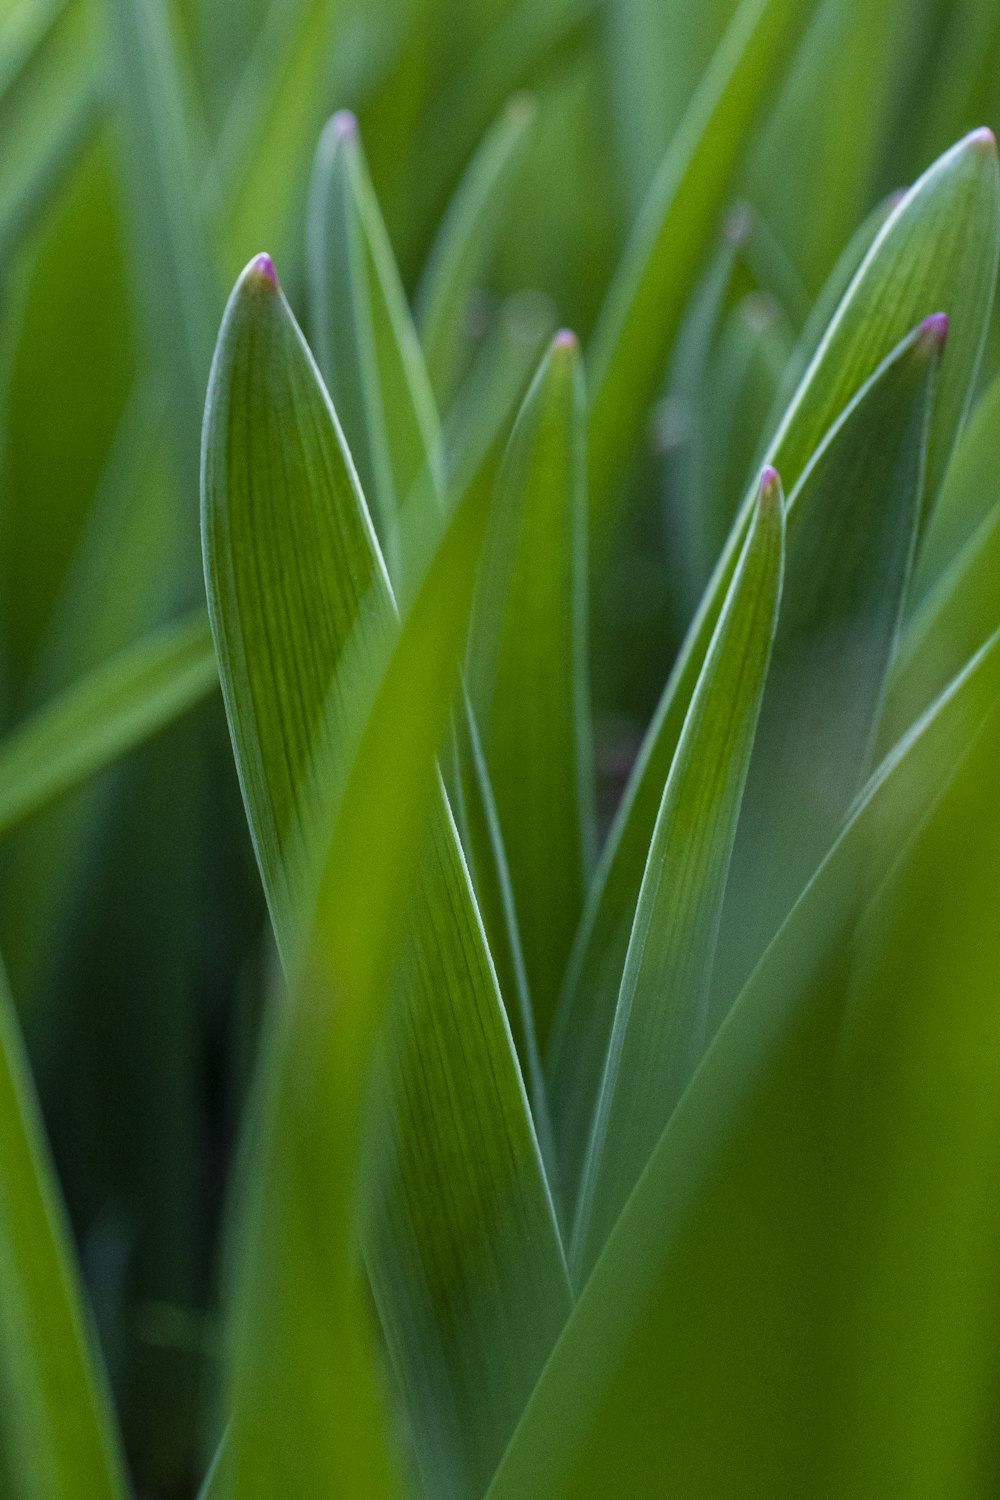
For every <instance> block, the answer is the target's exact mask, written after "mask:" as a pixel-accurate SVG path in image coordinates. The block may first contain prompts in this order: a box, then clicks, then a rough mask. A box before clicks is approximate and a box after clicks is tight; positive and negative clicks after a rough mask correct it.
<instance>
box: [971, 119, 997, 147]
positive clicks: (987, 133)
mask: <svg viewBox="0 0 1000 1500" xmlns="http://www.w3.org/2000/svg"><path fill="white" fill-rule="evenodd" d="M965 139H966V141H967V142H968V144H969V145H970V146H978V147H979V149H980V150H981V151H995V150H996V149H997V138H996V136H995V135H994V134H993V132H992V130H991V129H990V128H989V126H988V125H980V127H979V129H978V130H971V131H970V132H969V134H968V135H967V136H966V137H965Z"/></svg>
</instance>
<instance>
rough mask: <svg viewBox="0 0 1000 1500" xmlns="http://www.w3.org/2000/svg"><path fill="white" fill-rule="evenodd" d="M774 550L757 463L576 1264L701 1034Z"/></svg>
mask: <svg viewBox="0 0 1000 1500" xmlns="http://www.w3.org/2000/svg"><path fill="white" fill-rule="evenodd" d="M783 563H784V503H783V499H782V495H781V486H780V482H779V480H778V477H777V475H776V474H775V473H774V472H773V470H767V471H765V474H764V476H763V478H762V480H761V486H760V494H759V497H758V500H757V510H756V515H755V518H754V522H753V525H752V527H751V530H750V534H749V536H748V537H747V542H746V547H745V550H744V553H743V557H742V559H741V562H740V565H739V567H738V569H737V571H736V574H735V576H734V578H733V582H732V585H731V587H730V591H729V595H728V598H727V600H726V604H725V607H724V609H723V611H722V614H721V616H720V617H719V623H718V626H717V627H716V631H715V635H714V636H713V639H712V644H711V646H710V647H709V651H708V655H707V656H706V658H705V665H704V668H703V669H702V673H701V676H700V678H699V680H698V686H697V688H696V689H695V693H694V697H693V698H692V700H691V708H690V711H689V713H688V717H687V720H686V722H685V726H684V730H683V732H682V734H681V738H680V741H679V743H678V746H677V753H676V755H675V757H674V763H673V765H672V766H671V768H670V775H669V777H668V778H667V784H666V787H665V789H664V793H663V801H662V803H661V805H660V811H659V814H658V816H657V821H656V828H655V830H654V833H653V840H652V843H651V845H650V850H649V858H648V860H647V862H646V870H645V873H644V875H643V880H642V887H641V889H640V892H639V901H638V905H637V907H636V914H635V923H634V925H633V928H632V935H631V937H630V939H629V947H628V954H627V956H626V959H625V969H624V973H623V976H622V982H621V988H620V990H619V993H618V1001H617V1006H616V1009H615V1016H614V1024H613V1027H612V1031H611V1038H610V1042H609V1044H608V1049H607V1058H606V1062H605V1067H604V1073H603V1077H602V1080H601V1090H600V1094H599V1096H598V1100H597V1107H596V1110H595V1115H594V1121H593V1127H592V1130H591V1135H590V1142H589V1146H588V1154H587V1161H586V1166H585V1172H584V1180H583V1184H582V1187H581V1193H580V1200H579V1208H578V1213H577V1220H576V1226H575V1229H574V1245H573V1263H574V1274H575V1275H577V1276H578V1277H579V1276H582V1275H584V1274H585V1273H586V1272H587V1271H588V1270H589V1268H590V1266H591V1265H592V1264H593V1262H594V1260H595V1258H596V1256H597V1255H598V1253H599V1252H600V1249H601V1246H602V1245H603V1243H604V1240H605V1238H606V1236H607V1234H608V1231H609V1230H610V1229H611V1227H612V1226H613V1224H614V1222H615V1220H616V1218H617V1217H618V1214H619V1212H620V1210H621V1207H622V1205H623V1204H624V1202H625V1200H626V1199H627V1197H628V1195H629V1193H630V1192H631V1190H632V1187H633V1186H634V1184H635V1182H636V1180H637V1179H638V1177H639V1175H640V1173H641V1172H642V1169H643V1167H644V1166H645V1163H646V1159H647V1157H648V1156H649V1153H650V1151H651V1150H652V1148H653V1146H654V1145H655V1143H656V1141H657V1139H658V1137H659V1135H660V1133H661V1131H662V1130H663V1128H664V1126H665V1125H666V1123H667V1120H668V1119H669V1118H670V1115H671V1113H672V1111H673V1109H674V1107H675V1105H676V1103H677V1101H678V1099H679V1098H680V1097H681V1094H682V1093H683V1091H684V1089H685V1087H686V1086H687V1083H688V1081H689V1079H690V1078H691V1075H692V1074H693V1072H694V1070H695V1068H696V1067H697V1065H698V1062H699V1061H700V1059H701V1055H702V1053H703V1051H704V1049H705V1047H706V1045H707V1043H708V1041H709V1039H710V1035H711V1033H710V1028H709V1015H708V1001H709V988H710V982H711V975H712V964H713V959H714V953H715V943H716V937H717V934H718V928H719V918H720V915H721V911H722V899H723V893H724V891H725V886H726V875H727V872H728V869H729V860H730V855H731V853H732V848H733V841H734V839H735V837H736V827H737V820H738V818H739V811H740V805H741V802H742V798H743V788H744V784H745V782H746V776H747V771H748V768H749V765H750V754H751V750H752V747H753V743H754V733H755V730H756V726H757V716H758V714H759V712H760V706H761V699H762V697H763V693H764V684H765V682H766V680H767V672H768V663H769V661H770V657H771V643H772V640H773V638H774V630H775V625H776V623H777V620H778V601H779V599H780V597H781V578H782V571H783Z"/></svg>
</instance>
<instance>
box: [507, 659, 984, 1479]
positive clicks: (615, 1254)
mask: <svg viewBox="0 0 1000 1500" xmlns="http://www.w3.org/2000/svg"><path fill="white" fill-rule="evenodd" d="M998 699H1000V635H997V636H994V637H993V638H992V640H991V641H990V642H989V643H988V645H987V646H986V647H984V648H983V650H982V651H981V652H980V653H979V654H978V655H977V657H976V658H975V659H974V660H973V661H972V662H971V663H969V665H968V667H967V668H966V670H965V671H964V672H963V673H962V674H961V676H960V677H959V678H958V679H957V680H956V681H955V682H954V683H952V684H951V685H950V686H949V688H948V690H947V691H946V692H945V693H944V694H943V695H942V697H941V698H940V699H939V700H938V701H937V702H936V703H935V705H934V707H933V709H932V710H931V711H930V712H929V713H928V714H927V716H926V717H925V718H924V719H923V720H921V722H920V723H919V724H918V725H916V726H915V727H914V729H913V731H912V732H911V733H910V734H909V735H907V737H906V739H905V740H903V741H902V742H901V743H900V744H899V745H898V746H897V747H896V749H895V750H894V751H893V752H892V754H891V755H890V756H889V757H888V758H887V759H886V761H885V762H884V763H883V764H882V765H881V766H880V767H879V770H878V771H877V773H876V774H875V776H873V777H872V779H871V781H870V782H869V784H868V785H867V786H866V788H865V791H864V794H863V795H862V796H861V797H860V798H859V799H858V801H857V803H856V805H855V807H854V809H853V811H852V816H851V819H850V821H849V823H848V824H847V826H846V828H845V829H844V831H843V833H842V834H841V836H840V838H839V839H838V841H837V843H836V845H835V846H834V848H833V849H832V850H831V852H830V853H829V855H828V856H827V858H826V859H825V860H824V862H823V864H822V866H821V867H820V869H819V871H818V872H817V874H816V876H815V877H814V879H813V880H812V882H811V883H810V885H809V887H808V889H807V890H806V891H805V892H804V893H803V895H802V896H801V897H800V899H799V901H798V902H797V904H796V906H795V909H794V911H793V912H792V913H791V915H790V916H789V918H788V920H787V922H786V923H785V924H784V926H783V927H782V929H781V932H780V933H779V935H778V936H777V938H776V939H775V941H774V942H773V943H772V945H771V947H770V948H769V949H768V952H767V954H766V955H765V957H764V958H763V960H762V961H761V963H760V964H759V965H758V967H757V969H756V970H755V971H754V974H753V976H752V977H751V979H750V981H749V983H748V985H747V986H746V988H745V989H744V991H743V993H742V994H741V996H740V998H739V1000H738V1002H737V1003H736V1005H735V1006H734V1008H733V1009H732V1011H731V1012H730V1014H729V1016H728V1017H727V1019H726V1021H725V1022H724V1024H723V1026H722V1028H721V1029H720V1031H719V1033H718V1035H717V1036H716V1038H715V1040H714V1042H713V1043H712V1045H711V1047H710V1048H709V1050H708V1052H707V1054H706V1056H705V1058H704V1060H703V1062H702V1064H701V1067H700V1068H699V1070H698V1072H697V1073H696V1074H695V1077H694V1079H693V1080H692V1082H691V1084H690V1086H689V1088H688V1089H687V1091H686V1093H685V1095H684V1096H683V1098H682V1099H681V1101H680V1103H679V1105H678V1107H677V1109H676V1110H675V1111H674V1113H673V1115H672V1116H671V1119H670V1122H669V1124H668V1125H667V1127H666V1129H665V1131H664V1132H663V1134H662V1136H661V1137H660V1140H659V1142H658V1144H657V1146H656V1149H655V1150H654V1152H653V1154H652V1156H651V1157H650V1159H649V1162H648V1164H647V1166H646V1169H645V1171H644V1173H643V1175H642V1177H641V1178H640V1179H639V1182H638V1184H637V1186H636V1188H635V1191H634V1192H633V1194H632V1196H631V1198H630V1199H629V1201H628V1203H627V1204H626V1206H625V1209H624V1211H623V1213H622V1215H621V1217H620V1218H619V1220H618V1223H617V1225H616V1227H615V1229H614V1231H613V1232H612V1234H611V1237H610V1238H609V1240H608V1243H607V1245H606V1246H605V1248H604V1251H603V1254H602V1255H601V1257H600V1259H599V1260H598V1262H597V1264H596V1266H595V1268H594V1271H593V1273H592V1274H591V1277H590V1279H589V1281H588V1282H587V1285H586V1286H585V1287H584V1289H583V1291H582V1293H581V1295H580V1297H579V1300H578V1301H577V1303H576V1306H575V1307H574V1310H573V1313H572V1315H571V1317H570V1319H569V1321H568V1323H567V1325H566V1329H565V1331H564V1333H563V1335H562V1337H561V1338H560V1340H559V1343H558V1345H557V1347H556V1349H555V1350H554V1352H553V1354H552V1357H551V1359H550V1360H549V1362H548V1364H547V1365H546V1367H545V1370H544V1372H543V1374H542V1377H541V1379H540V1381H539V1383H538V1385H537V1387H536V1389H535V1391H534V1393H533V1395H532V1398H531V1401H530V1402H529V1404H528V1406H527V1408H526V1410H525V1413H524V1417H523V1418H522V1421H521V1423H520V1425H519V1427H518V1430H517V1432H516V1434H515V1436H514V1439H513V1441H512V1442H511V1444H510V1446H509V1447H508V1449H507V1452H506V1454H505V1455H504V1459H503V1462H502V1464H501V1465H500V1468H499V1470H498V1472H497V1475H496V1477H495V1479H494V1481H493V1483H492V1485H491V1486H490V1489H489V1491H488V1500H521V1497H522V1496H524V1495H532V1494H537V1495H546V1496H551V1497H555V1496H559V1497H560V1500H597V1497H599V1496H604V1495H607V1494H608V1493H610V1492H612V1491H613V1489H614V1486H615V1485H616V1484H617V1483H618V1481H619V1479H620V1476H621V1475H622V1474H627V1475H628V1477H629V1492H630V1494H632V1495H634V1496H636V1497H637V1500H638V1497H643V1500H645V1497H646V1496H649V1497H652V1496H654V1495H660V1494H661V1493H662V1487H663V1483H664V1473H663V1467H662V1465H663V1456H662V1451H661V1445H660V1443H659V1442H658V1433H659V1432H660V1431H661V1430H662V1426H663V1422H664V1412H663V1408H662V1387H661V1385H660V1384H659V1383H658V1382H657V1381H656V1380H651V1379H650V1374H649V1372H650V1370H656V1369H659V1368H661V1366H662V1362H663V1361H664V1360H665V1359H666V1358H667V1357H668V1349H669V1345H668V1343H667V1341H668V1340H669V1327H670V1318H671V1309H672V1307H673V1303H674V1298H675V1297H676V1295H677V1291H678V1289H677V1288H676V1287H675V1286H674V1285H673V1282H672V1276H673V1274H674V1265H675V1257H676V1255H677V1251H678V1246H679V1244H680V1241H681V1239H682V1237H683V1235H684V1233H685V1231H686V1228H687V1226H688V1225H689V1224H690V1223H691V1221H692V1219H693V1217H694V1215H695V1214H696V1213H697V1212H698V1210H699V1208H700V1206H701V1205H702V1204H703V1203H704V1201H705V1199H706V1195H707V1194H708V1192H709V1191H710V1185H711V1182H712V1180H713V1175H714V1173H715V1171H716V1169H717V1167H718V1163H719V1160H720V1157H721V1155H722V1153H723V1151H724V1149H725V1146H726V1143H727V1142H728V1141H730V1140H731V1139H732V1137H733V1132H734V1130H735V1129H736V1128H738V1125H739V1122H740V1120H741V1119H742V1118H743V1116H744V1112H745V1110H746V1108H747V1106H748V1103H749V1102H750V1101H751V1100H752V1099H753V1098H754V1096H755V1094H756V1093H757V1092H758V1091H759V1089H760V1088H761V1086H762V1084H763V1082H764V1080H765V1079H766V1077H767V1074H768V1070H769V1069H770V1068H771V1067H772V1066H773V1064H774V1060H775V1058H776V1056H777V1055H778V1054H779V1052H780V1049H781V1047H782V1045H783V1044H785V1043H786V1042H787V1041H788V1039H789V1037H790V1036H791V1034H792V1032H793V1030H794V1028H795V1027H796V1025H797V1024H799V1023H800V1021H801V1020H802V1019H803V1016H804V1014H805V1013H807V1011H808V1008H809V1006H810V1005H811V1003H812V1002H813V999H814V998H815V997H816V995H817V994H820V995H822V993H823V989H822V985H821V984H819V985H817V983H816V981H817V979H819V978H821V977H822V975H823V973H824V969H825V967H826V966H827V965H828V964H829V962H830V957H831V952H832V951H833V949H834V946H835V944H836V943H837V941H838V940H840V939H841V938H842V936H843V934H844V933H845V931H846V930H848V929H849V927H850V925H851V924H852V923H853V922H854V921H855V920H856V919H857V917H858V915H859V914H860V913H861V912H862V911H863V910H864V908H865V906H866V904H867V903H868V902H869V901H870V900H871V898H872V896H873V895H874V893H875V892H876V890H877V889H878V887H879V885H880V883H881V882H882V881H883V880H884V878H885V877H886V875H887V874H888V872H889V871H890V870H891V869H892V867H893V865H894V864H895V862H896V860H897V859H898V858H899V857H900V855H901V854H902V853H903V852H904V851H905V849H906V848H907V846H908V844H909V843H910V841H911V840H912V838H913V837H914V836H915V834H916V832H917V831H918V829H919V828H920V826H921V824H922V822H923V821H924V820H925V819H926V817H927V815H928V814H929V812H930V811H931V809H932V808H933V806H934V805H935V802H936V800H937V799H938V797H939V796H940V795H941V793H942V791H943V790H944V788H945V787H946V786H947V785H948V783H949V781H950V779H951V777H952V776H953V775H954V772H955V769H956V767H957V766H959V765H960V764H961V762H962V760H963V758H964V757H965V756H966V755H967V753H968V751H969V748H970V745H971V744H972V743H973V742H974V741H975V739H976V736H977V735H978V734H979V732H980V731H981V729H982V727H983V725H984V723H985V722H986V721H987V719H989V718H990V716H991V714H992V712H993V711H994V710H995V707H996V704H997V701H998Z"/></svg>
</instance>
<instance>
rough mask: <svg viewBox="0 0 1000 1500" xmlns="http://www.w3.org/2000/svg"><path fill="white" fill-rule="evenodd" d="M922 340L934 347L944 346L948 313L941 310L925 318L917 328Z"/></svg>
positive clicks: (946, 335)
mask: <svg viewBox="0 0 1000 1500" xmlns="http://www.w3.org/2000/svg"><path fill="white" fill-rule="evenodd" d="M919 333H920V337H921V340H922V341H926V342H927V343H928V344H930V345H932V346H933V347H934V348H936V349H941V348H943V347H944V344H945V341H946V339H947V337H948V314H947V313H943V312H936V313H931V315H930V317H929V318H925V319H924V321H923V322H922V323H921V325H920V329H919Z"/></svg>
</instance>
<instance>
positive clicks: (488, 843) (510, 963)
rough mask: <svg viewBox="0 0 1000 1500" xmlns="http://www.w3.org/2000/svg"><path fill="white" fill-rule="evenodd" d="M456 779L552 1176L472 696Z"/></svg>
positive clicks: (527, 1007) (462, 726)
mask: <svg viewBox="0 0 1000 1500" xmlns="http://www.w3.org/2000/svg"><path fill="white" fill-rule="evenodd" d="M454 780H455V799H454V800H455V817H456V821H457V823H458V827H459V833H460V836H461V839H462V848H463V851H464V853H465V858H466V861H467V862H468V866H469V877H470V879H471V881H472V888H473V890H474V891H475V893H476V904H477V905H478V907H479V913H480V916H481V917H482V919H483V928H484V930H485V933H486V941H487V945H488V947H489V950H490V956H491V958H492V959H493V965H494V967H495V969H496V973H497V982H498V984H499V986H500V994H501V995H502V996H503V1000H504V1008H505V1010H506V1012H507V1020H508V1022H509V1023H510V1031H511V1036H512V1038H513V1041H514V1046H515V1047H516V1049H517V1055H518V1057H519V1058H520V1061H521V1072H522V1073H523V1075H524V1079H525V1084H526V1086H527V1090H528V1098H529V1099H530V1101H531V1113H532V1116H533V1118H534V1121H535V1129H536V1130H537V1132H538V1144H539V1148H540V1150H541V1152H542V1157H543V1159H544V1161H545V1165H546V1168H547V1170H548V1172H549V1177H550V1180H551V1178H552V1175H553V1172H554V1167H555V1151H554V1147H553V1143H552V1126H551V1122H550V1119H549V1106H548V1099H547V1098H546V1093H545V1075H544V1073H543V1070H542V1061H541V1052H540V1050H539V1046H538V1036H537V1033H536V1031H535V1017H534V1014H533V1012H532V1008H531V993H530V990H529V988H528V975H527V972H526V970H525V966H524V952H523V949H522V947H521V934H520V931H519V930H518V925H517V911H516V909H515V906H514V892H513V890H512V888H511V881H510V868H509V866H508V863H507V851H506V849H505V848H504V842H503V834H502V832H501V830H500V820H499V817H498V816H497V809H496V798H495V796H494V794H493V787H492V785H491V784H490V773H489V769H488V767H487V765H486V757H485V755H484V754H483V747H482V744H481V742H480V739H479V731H478V729H477V727H476V720H475V716H474V714H473V712H472V705H471V704H470V702H469V700H468V694H466V695H465V697H464V699H463V703H462V707H461V708H460V709H459V710H458V712H457V714H456V720H455V777H454Z"/></svg>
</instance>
